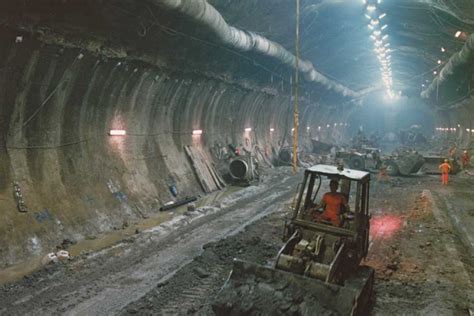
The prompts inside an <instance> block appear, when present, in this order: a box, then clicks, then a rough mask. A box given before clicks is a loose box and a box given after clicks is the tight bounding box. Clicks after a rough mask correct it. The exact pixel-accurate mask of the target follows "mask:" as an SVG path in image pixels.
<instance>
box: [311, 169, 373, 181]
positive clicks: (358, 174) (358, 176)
mask: <svg viewBox="0 0 474 316" xmlns="http://www.w3.org/2000/svg"><path fill="white" fill-rule="evenodd" d="M306 171H308V172H315V173H319V174H322V175H326V176H328V177H338V178H346V179H350V180H355V181H362V180H365V179H369V178H370V173H368V172H365V171H360V170H354V169H347V168H344V169H342V170H339V169H338V167H336V166H329V165H315V166H312V167H310V168H308V169H306Z"/></svg>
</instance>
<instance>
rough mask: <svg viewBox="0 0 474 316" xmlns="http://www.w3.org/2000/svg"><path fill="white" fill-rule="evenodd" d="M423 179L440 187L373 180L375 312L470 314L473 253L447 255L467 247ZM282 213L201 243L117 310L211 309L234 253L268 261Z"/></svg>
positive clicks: (407, 180)
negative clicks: (172, 271)
mask: <svg viewBox="0 0 474 316" xmlns="http://www.w3.org/2000/svg"><path fill="white" fill-rule="evenodd" d="M428 187H431V188H432V189H434V190H438V189H440V188H439V184H438V179H437V177H429V176H423V177H412V178H392V179H390V181H389V182H387V183H375V184H374V186H373V188H374V190H373V192H372V196H371V197H372V199H371V205H372V207H371V209H372V213H373V220H372V225H373V228H372V233H371V240H372V242H371V246H370V250H369V256H368V258H367V260H366V261H365V264H367V265H369V266H372V267H373V268H375V270H376V283H375V304H374V306H373V308H372V311H371V312H372V313H373V314H376V315H401V314H404V315H413V314H420V315H469V304H470V302H469V300H470V299H472V296H470V295H469V292H470V291H472V287H471V285H470V282H469V281H468V279H469V278H470V277H472V271H470V272H468V273H469V274H470V275H469V276H468V275H466V271H465V270H464V267H463V266H466V265H467V266H470V267H472V258H470V257H469V256H464V257H460V258H461V259H462V260H463V261H464V264H463V266H459V261H458V260H457V258H453V257H452V256H453V255H454V256H456V254H462V253H464V248H463V246H462V245H461V244H460V243H459V242H458V240H457V237H456V235H455V234H454V232H453V229H452V227H451V225H450V224H449V222H443V221H442V219H441V221H440V219H437V218H436V217H435V215H434V214H433V205H432V203H433V202H432V198H431V196H430V194H429V192H427V191H426V188H428ZM285 216H286V214H285V212H284V211H282V212H278V213H275V214H272V215H269V216H268V217H266V218H265V219H263V220H262V221H260V222H258V223H256V224H254V225H252V226H250V227H248V229H246V231H245V232H243V233H241V234H239V235H236V236H233V237H230V238H227V239H225V240H222V241H219V242H217V243H212V244H208V245H206V247H205V251H204V253H203V254H202V255H201V256H200V257H198V258H196V260H194V261H193V262H192V263H190V264H188V265H187V266H186V267H184V268H183V269H182V270H180V272H179V273H178V274H177V275H176V276H175V277H173V278H172V279H170V280H169V281H168V282H166V283H165V284H162V285H160V286H159V287H157V288H155V289H154V290H153V291H151V292H150V293H148V294H147V295H146V296H145V297H143V298H142V299H140V300H139V301H137V302H135V303H133V304H130V305H129V306H128V307H127V308H126V309H125V310H124V311H123V312H122V314H123V315H131V314H140V315H156V314H163V315H171V314H180V315H186V314H196V315H212V314H213V312H212V309H211V307H210V302H211V301H212V297H213V296H215V295H216V293H217V292H218V290H219V288H220V286H222V284H223V283H224V282H225V280H226V278H227V277H228V274H229V271H230V269H231V267H232V260H233V258H235V257H237V258H240V259H244V260H248V261H253V262H257V263H259V264H263V265H269V264H271V263H273V260H274V258H275V254H276V253H277V251H278V249H279V247H280V246H281V235H282V231H281V228H282V226H283V223H284V218H285ZM447 247H454V251H455V252H456V253H455V254H453V253H450V252H449V251H448V250H447V249H446V248H447ZM453 259H454V260H453Z"/></svg>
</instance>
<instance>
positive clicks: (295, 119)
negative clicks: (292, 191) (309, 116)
mask: <svg viewBox="0 0 474 316" xmlns="http://www.w3.org/2000/svg"><path fill="white" fill-rule="evenodd" d="M295 51H296V61H295V81H294V85H295V86H294V92H295V96H294V97H295V100H294V105H293V128H294V129H293V163H292V165H293V174H296V171H297V163H298V128H299V121H298V79H299V78H298V73H299V70H298V66H299V59H300V0H296V39H295Z"/></svg>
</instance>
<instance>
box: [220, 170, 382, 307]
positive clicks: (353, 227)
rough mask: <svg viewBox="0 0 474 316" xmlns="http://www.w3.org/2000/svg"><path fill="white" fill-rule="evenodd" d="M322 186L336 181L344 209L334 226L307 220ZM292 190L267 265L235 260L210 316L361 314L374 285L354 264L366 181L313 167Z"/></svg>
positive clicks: (364, 221)
mask: <svg viewBox="0 0 474 316" xmlns="http://www.w3.org/2000/svg"><path fill="white" fill-rule="evenodd" d="M327 180H337V181H339V183H340V187H341V191H340V193H341V194H343V195H344V196H345V197H346V199H347V200H348V202H349V203H348V204H349V206H350V210H341V211H342V213H343V214H341V219H342V220H341V223H342V224H341V226H334V225H332V224H331V223H329V222H328V223H326V222H315V221H314V220H313V218H314V217H313V215H314V214H313V213H314V212H315V210H314V207H315V205H316V204H317V203H316V202H317V199H318V198H319V197H320V193H321V192H320V191H321V187H322V186H323V185H324V184H326V183H327ZM299 188H300V190H299V192H298V194H297V196H296V198H295V200H294V203H293V205H292V213H291V216H290V218H289V219H288V220H287V222H286V223H285V229H284V236H283V240H284V242H285V243H284V245H283V246H282V247H281V249H280V251H279V252H278V254H277V256H276V259H275V261H274V264H273V265H272V266H261V265H258V264H255V263H251V262H246V261H241V260H238V259H235V260H234V265H233V269H232V272H231V274H230V276H229V278H228V280H227V281H226V283H225V284H224V286H223V287H222V289H221V290H220V292H219V293H218V295H217V297H216V298H215V300H214V302H213V304H212V305H213V310H214V312H215V313H216V314H217V315H360V314H364V313H366V311H367V309H368V306H369V302H370V298H371V297H372V288H373V282H374V270H373V269H372V268H370V267H367V266H363V265H361V261H362V259H363V258H365V257H366V255H367V251H368V246H369V219H370V214H369V189H370V174H369V173H367V172H364V171H359V170H352V169H343V168H342V167H336V166H329V165H316V166H313V167H311V168H308V169H306V170H305V173H304V178H303V182H302V183H301V185H300V186H299Z"/></svg>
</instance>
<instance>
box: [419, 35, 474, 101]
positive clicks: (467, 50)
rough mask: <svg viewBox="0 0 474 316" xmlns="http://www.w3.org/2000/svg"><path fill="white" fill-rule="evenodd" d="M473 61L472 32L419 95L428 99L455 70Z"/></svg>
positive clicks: (473, 42) (473, 39)
mask: <svg viewBox="0 0 474 316" xmlns="http://www.w3.org/2000/svg"><path fill="white" fill-rule="evenodd" d="M472 63H474V34H471V35H470V36H469V37H468V39H467V41H466V43H465V44H464V46H463V48H462V49H461V50H460V51H459V52H457V53H455V54H454V55H453V56H451V58H449V60H448V62H447V63H446V65H444V67H443V68H442V69H441V71H440V72H439V75H438V76H437V77H436V78H435V79H434V80H433V82H432V83H431V84H430V85H429V87H428V88H426V90H424V91H423V92H421V97H422V98H424V99H429V98H431V97H432V96H433V94H434V93H435V92H436V90H437V89H438V88H439V87H440V86H441V85H442V84H444V83H445V82H446V81H448V80H449V79H450V78H451V77H452V75H453V73H454V72H455V71H459V70H462V69H463V67H466V66H468V65H470V64H472Z"/></svg>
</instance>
